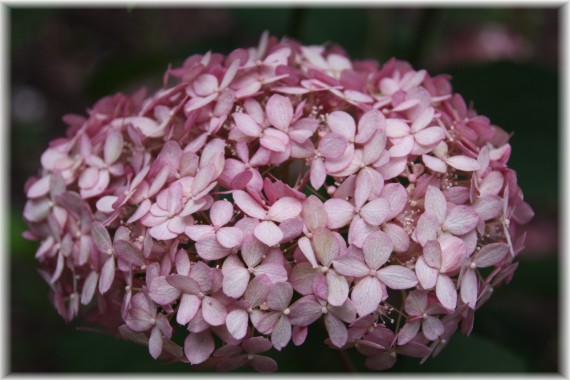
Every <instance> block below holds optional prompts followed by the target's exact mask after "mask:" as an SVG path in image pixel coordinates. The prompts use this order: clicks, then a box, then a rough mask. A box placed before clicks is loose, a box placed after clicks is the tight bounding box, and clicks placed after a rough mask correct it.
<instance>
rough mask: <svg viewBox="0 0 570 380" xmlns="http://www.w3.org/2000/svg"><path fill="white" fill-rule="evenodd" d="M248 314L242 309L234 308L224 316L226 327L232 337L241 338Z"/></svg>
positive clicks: (244, 331) (244, 332) (244, 330)
mask: <svg viewBox="0 0 570 380" xmlns="http://www.w3.org/2000/svg"><path fill="white" fill-rule="evenodd" d="M248 321H249V315H248V314H247V311H245V310H243V309H235V310H232V311H231V312H229V313H228V315H227V316H226V327H227V328H228V331H229V332H230V334H231V335H232V337H234V339H243V338H244V337H245V334H246V332H247V323H248Z"/></svg>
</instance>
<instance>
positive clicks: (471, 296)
mask: <svg viewBox="0 0 570 380" xmlns="http://www.w3.org/2000/svg"><path fill="white" fill-rule="evenodd" d="M507 252H508V250H507ZM477 285H478V280H477V274H476V273H475V271H474V270H473V269H471V268H467V269H466V270H465V272H463V277H462V278H461V288H460V289H459V290H460V294H461V300H462V301H463V302H465V303H466V304H467V305H469V307H470V308H471V309H475V305H476V304H477V290H478V289H477Z"/></svg>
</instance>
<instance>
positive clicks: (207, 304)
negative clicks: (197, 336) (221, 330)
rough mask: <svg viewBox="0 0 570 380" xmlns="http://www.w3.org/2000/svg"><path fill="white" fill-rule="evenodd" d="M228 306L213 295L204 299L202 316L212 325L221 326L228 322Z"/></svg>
mask: <svg viewBox="0 0 570 380" xmlns="http://www.w3.org/2000/svg"><path fill="white" fill-rule="evenodd" d="M226 315H227V311H226V307H225V306H224V305H223V304H222V303H221V302H220V301H218V300H217V299H215V298H213V297H208V296H206V297H204V299H203V300H202V317H203V318H204V320H205V321H206V322H207V323H208V324H209V325H211V326H220V325H223V324H224V323H225V322H226Z"/></svg>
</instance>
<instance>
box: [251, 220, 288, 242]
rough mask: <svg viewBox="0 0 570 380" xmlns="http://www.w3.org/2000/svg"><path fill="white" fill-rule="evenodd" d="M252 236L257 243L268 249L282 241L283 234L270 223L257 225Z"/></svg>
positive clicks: (265, 222)
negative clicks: (257, 240) (259, 242)
mask: <svg viewBox="0 0 570 380" xmlns="http://www.w3.org/2000/svg"><path fill="white" fill-rule="evenodd" d="M253 234H254V235H255V237H256V238H257V239H259V241H261V242H262V243H264V244H266V245H267V246H269V247H273V246H274V245H277V244H278V243H279V242H280V241H281V239H283V232H282V231H281V230H280V229H279V227H277V226H276V225H275V223H273V222H271V221H267V220H266V221H264V222H261V223H259V224H258V225H257V226H256V227H255V229H254V230H253Z"/></svg>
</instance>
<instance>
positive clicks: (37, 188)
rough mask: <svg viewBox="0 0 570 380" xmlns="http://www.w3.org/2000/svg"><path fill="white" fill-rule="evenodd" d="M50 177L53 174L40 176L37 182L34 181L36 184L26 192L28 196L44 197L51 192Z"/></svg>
mask: <svg viewBox="0 0 570 380" xmlns="http://www.w3.org/2000/svg"><path fill="white" fill-rule="evenodd" d="M50 179H51V176H50V175H46V176H44V177H42V178H40V179H39V180H37V181H36V182H34V184H33V185H32V186H30V188H29V189H28V191H27V192H26V195H27V197H28V198H39V197H43V196H44V195H46V194H47V193H49V187H50Z"/></svg>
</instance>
